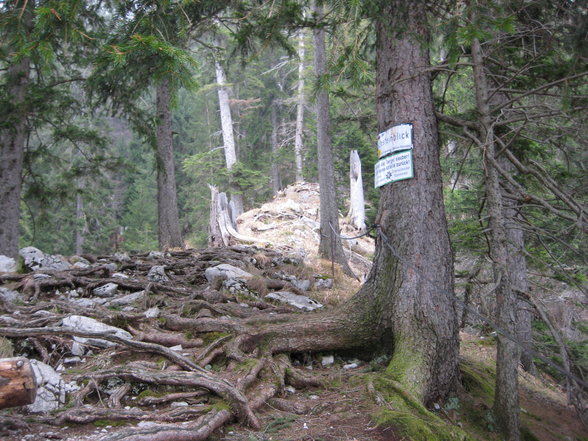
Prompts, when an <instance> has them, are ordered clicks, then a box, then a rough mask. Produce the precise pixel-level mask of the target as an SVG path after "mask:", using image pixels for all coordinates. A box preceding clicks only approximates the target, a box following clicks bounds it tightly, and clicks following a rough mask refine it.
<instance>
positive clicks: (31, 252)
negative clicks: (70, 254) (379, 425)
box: [19, 247, 71, 271]
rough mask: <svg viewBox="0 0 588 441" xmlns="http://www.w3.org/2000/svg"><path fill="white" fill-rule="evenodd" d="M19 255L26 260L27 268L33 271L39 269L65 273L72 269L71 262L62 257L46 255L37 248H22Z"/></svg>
mask: <svg viewBox="0 0 588 441" xmlns="http://www.w3.org/2000/svg"><path fill="white" fill-rule="evenodd" d="M19 254H20V255H21V256H22V258H23V260H24V265H25V267H26V268H27V269H29V270H31V271H36V270H38V269H50V270H57V271H63V270H67V269H70V268H71V265H70V264H69V262H67V261H66V260H65V259H63V258H62V257H60V256H51V255H49V254H45V253H43V252H42V251H41V250H39V249H38V248H35V247H25V248H22V249H21V250H20V251H19Z"/></svg>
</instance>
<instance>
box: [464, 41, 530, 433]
mask: <svg viewBox="0 0 588 441" xmlns="http://www.w3.org/2000/svg"><path fill="white" fill-rule="evenodd" d="M472 61H473V65H474V66H473V69H474V85H475V89H476V102H477V107H478V111H479V112H480V117H481V127H482V133H481V138H482V139H481V140H482V149H483V152H482V153H483V157H484V170H485V174H486V207H487V208H486V209H487V213H488V219H489V220H488V224H489V227H490V258H491V259H492V265H493V272H494V283H495V285H496V288H495V292H496V320H497V322H498V325H499V326H500V327H501V328H502V329H504V330H506V331H507V332H508V333H510V335H516V332H517V307H518V304H517V298H516V294H515V292H514V290H513V283H512V280H511V274H510V271H509V268H508V265H509V258H508V237H507V232H506V228H505V221H504V207H503V203H502V195H501V190H500V178H499V174H498V170H497V169H496V167H494V160H495V159H496V146H495V138H494V136H495V134H494V127H493V124H492V122H493V121H492V115H491V112H490V104H489V100H488V82H487V78H486V72H485V70H484V57H483V53H482V46H481V44H480V41H479V40H478V39H477V38H474V40H473V41H472ZM519 360H520V351H519V347H518V346H517V345H516V343H514V342H512V341H511V340H509V339H507V338H505V337H504V336H502V335H501V334H498V346H497V354H496V390H495V397H494V414H495V416H496V422H497V424H498V427H499V428H500V430H501V432H502V433H503V435H504V436H505V437H506V439H507V440H508V441H518V440H519V439H520V423H519V394H518V371H517V368H518V364H519Z"/></svg>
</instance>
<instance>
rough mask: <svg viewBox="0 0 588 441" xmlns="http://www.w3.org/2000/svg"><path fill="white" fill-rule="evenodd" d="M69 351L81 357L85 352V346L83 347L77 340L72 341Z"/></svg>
mask: <svg viewBox="0 0 588 441" xmlns="http://www.w3.org/2000/svg"><path fill="white" fill-rule="evenodd" d="M70 352H71V353H72V355H76V356H78V357H81V356H82V355H84V354H85V353H86V348H84V347H83V346H82V345H81V344H79V343H78V342H77V341H74V342H73V343H72V344H71V351H70Z"/></svg>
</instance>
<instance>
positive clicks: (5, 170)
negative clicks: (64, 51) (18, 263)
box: [0, 2, 34, 258]
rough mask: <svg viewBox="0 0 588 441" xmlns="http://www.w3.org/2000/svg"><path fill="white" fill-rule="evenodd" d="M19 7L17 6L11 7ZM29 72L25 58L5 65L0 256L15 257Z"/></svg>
mask: <svg viewBox="0 0 588 441" xmlns="http://www.w3.org/2000/svg"><path fill="white" fill-rule="evenodd" d="M31 6H32V7H34V3H33V2H30V5H29V8H26V9H24V13H23V18H22V20H23V21H22V24H23V29H24V32H26V33H30V29H31V26H32V13H31V12H30V7H31ZM15 7H19V8H20V6H15ZM30 72H31V62H30V58H29V57H21V58H20V59H19V60H18V61H16V62H15V63H14V64H11V65H10V66H8V69H7V71H6V74H5V81H6V84H5V88H6V93H7V95H8V97H9V101H8V104H9V108H7V109H2V119H3V120H4V121H3V124H2V126H1V127H0V207H2V209H0V254H3V255H6V256H9V257H12V258H16V257H17V255H18V237H19V221H20V195H21V191H22V168H23V159H24V151H25V145H26V142H27V137H28V127H27V109H26V105H25V103H26V95H27V89H28V85H29V77H30Z"/></svg>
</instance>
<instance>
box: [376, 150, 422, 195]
mask: <svg viewBox="0 0 588 441" xmlns="http://www.w3.org/2000/svg"><path fill="white" fill-rule="evenodd" d="M375 172H376V173H375V174H376V177H375V181H376V182H375V187H376V188H378V187H381V186H382V185H386V184H388V183H390V182H395V181H401V180H403V179H410V178H412V177H414V173H413V167H412V150H407V151H405V152H400V153H396V154H394V155H390V156H387V157H385V158H384V159H380V160H379V161H378V162H377V163H376V165H375Z"/></svg>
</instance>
